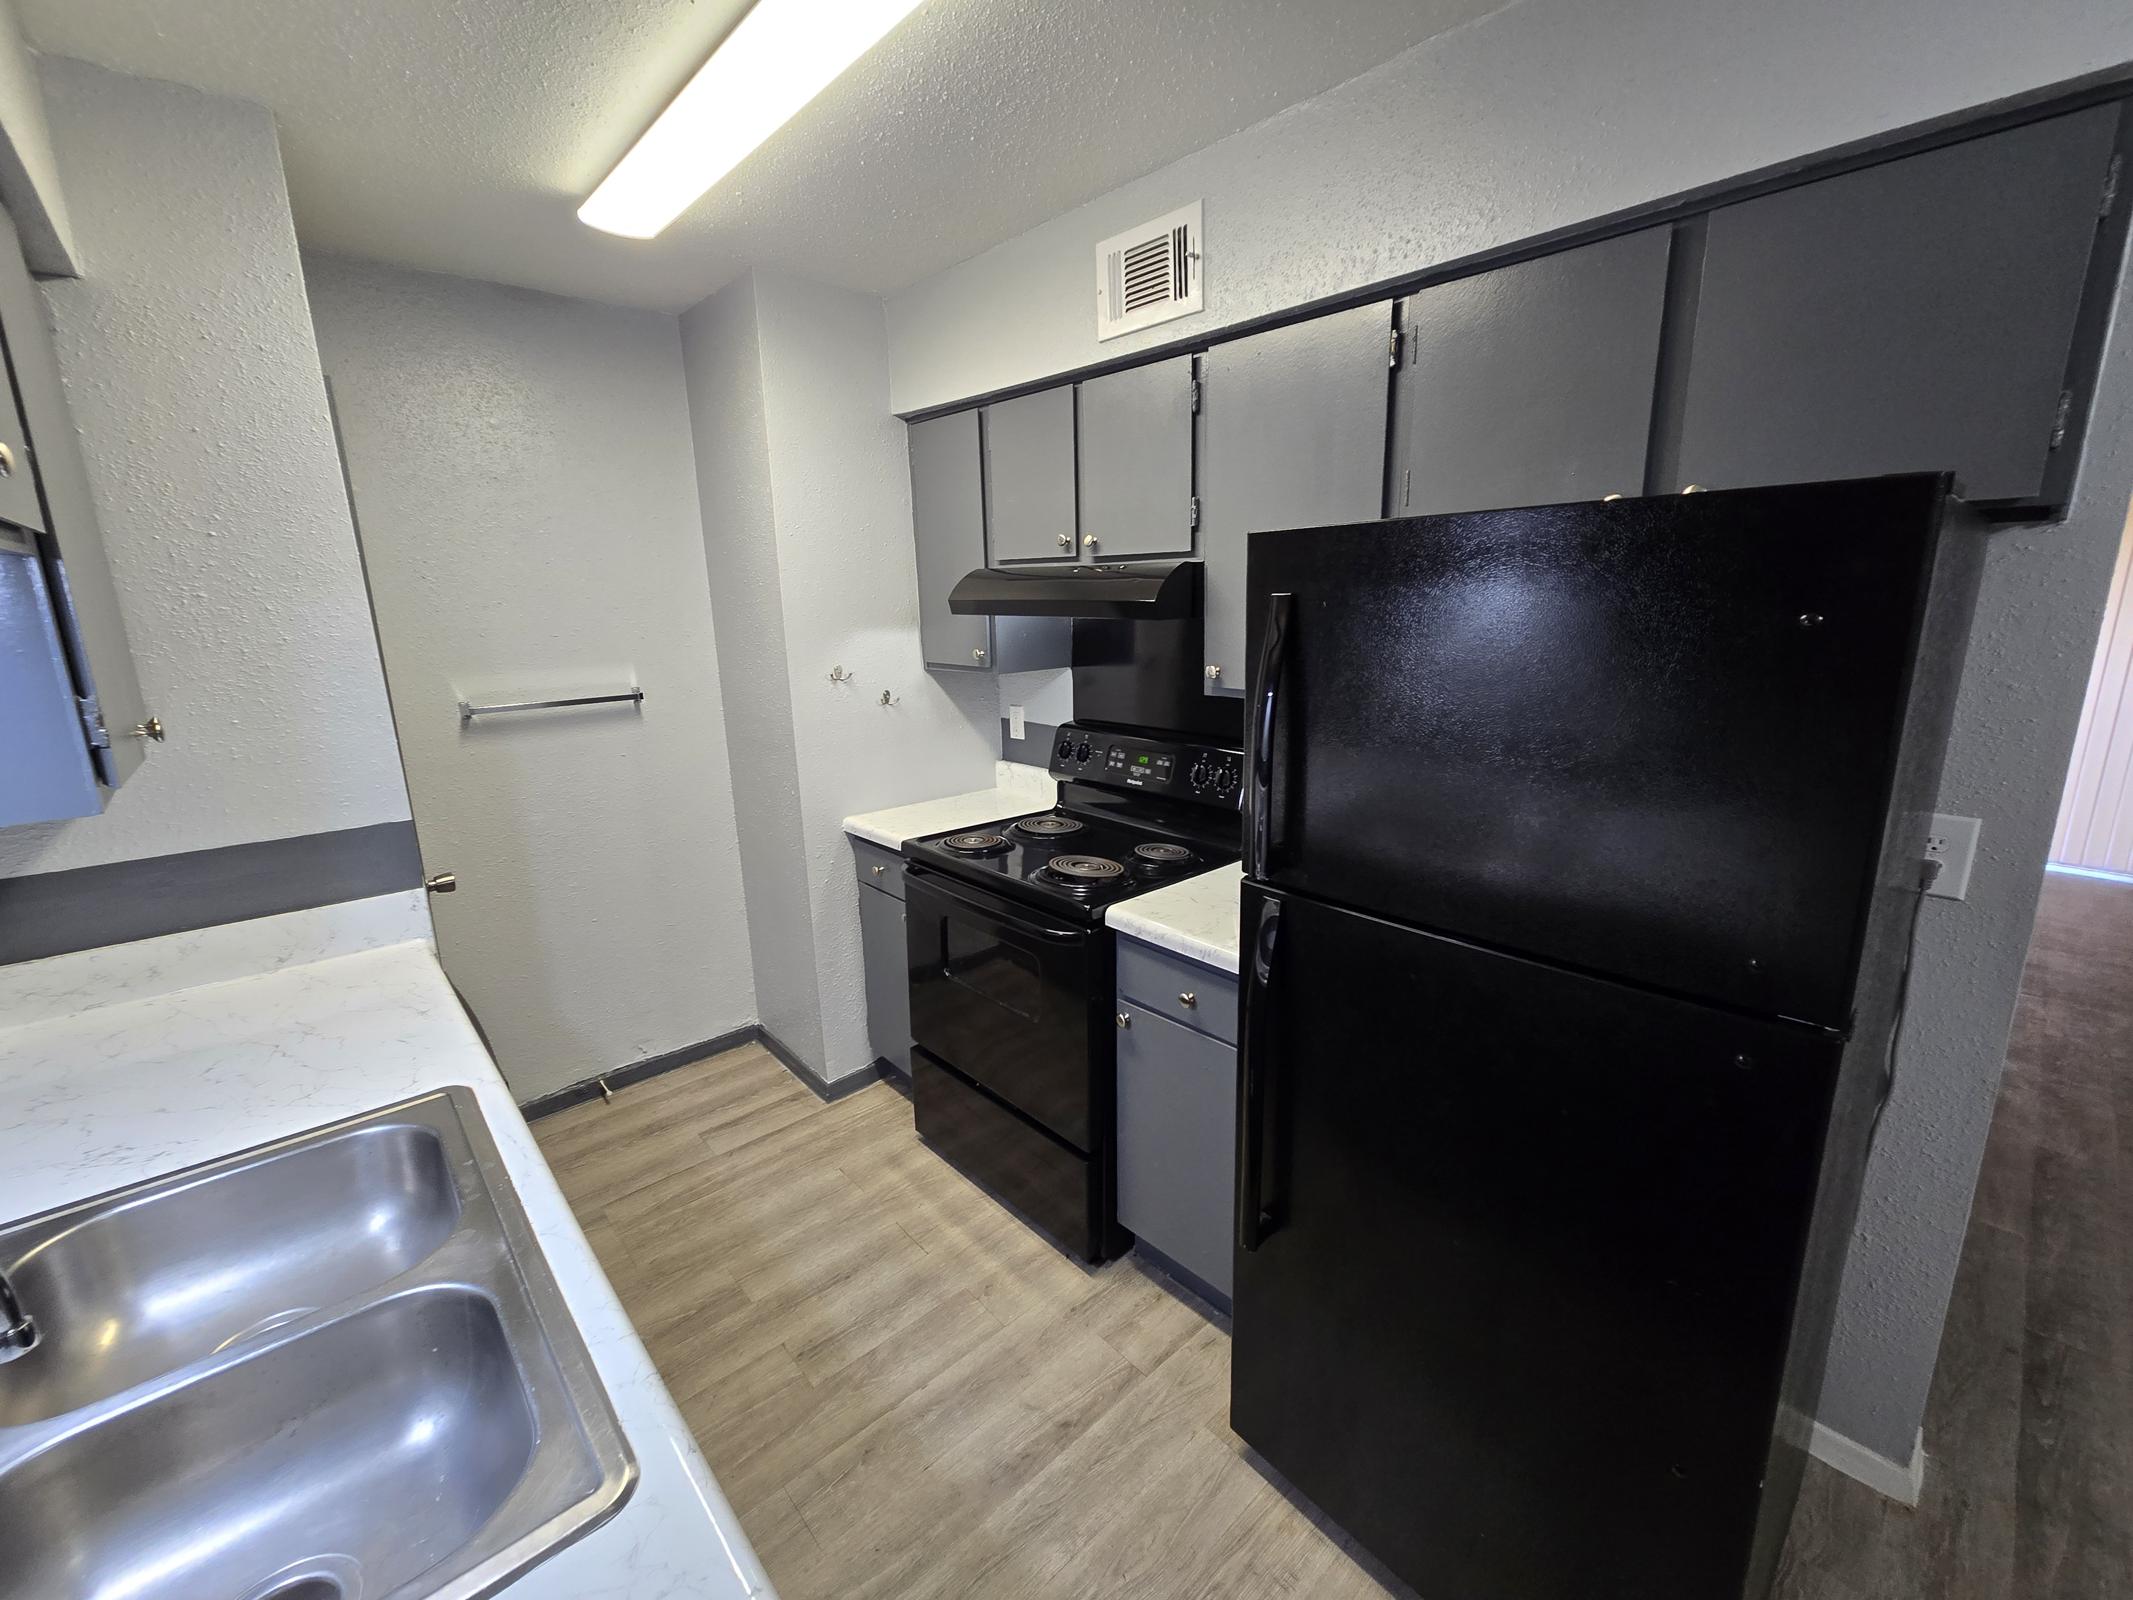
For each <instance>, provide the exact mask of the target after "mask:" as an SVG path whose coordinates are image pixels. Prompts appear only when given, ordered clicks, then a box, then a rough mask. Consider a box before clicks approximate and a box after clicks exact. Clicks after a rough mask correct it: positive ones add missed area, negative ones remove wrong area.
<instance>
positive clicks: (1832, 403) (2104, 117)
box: [1661, 105, 2125, 504]
mask: <svg viewBox="0 0 2133 1600" xmlns="http://www.w3.org/2000/svg"><path fill="white" fill-rule="evenodd" d="M2119 116H2120V109H2119V107H2118V106H2116V105H2109V106H2099V107H2094V108H2092V109H2089V110H2086V111H2077V112H2073V113H2070V114H2068V115H2066V116H2061V117H2054V118H2051V119H2049V120H2047V121H2043V122H2036V123H2031V124H2028V125H2026V126H2023V127H2018V128H2012V129H2009V130H2007V131H2005V132H2002V133H1994V134H1989V135H1986V136H1984V137H1982V138H1977V139H1969V140H1965V141H1964V142H1962V143H1960V144H1953V145H1947V146H1944V147H1943V148H1941V149H1938V150H1930V151H1927V152H1925V153H1923V154H1920V155H1915V156H1907V157H1904V158H1903V159H1901V160H1896V161H1888V162H1884V163H1882V164H1880V165H1878V166H1872V167H1866V168H1862V169H1861V170H1859V171H1856V172H1850V173H1845V174H1842V175H1840V176H1837V177H1833V178H1825V179H1823V180H1821V181H1819V182H1816V183H1809V184H1804V185H1802V186H1800V187H1798V188H1794V189H1787V190H1783V191H1780V192H1778V193H1775V194H1769V195H1764V196H1762V197H1760V198H1758V199H1753V200H1746V201H1743V202H1741V203H1740V204H1738V205H1731V206H1724V207H1721V208H1720V209H1718V210H1717V211H1714V212H1712V213H1711V215H1710V217H1709V219H1708V221H1707V223H1706V229H1707V232H1706V236H1705V241H1704V247H1703V266H1702V272H1701V276H1700V281H1699V283H1698V285H1697V295H1696V311H1695V337H1694V341H1693V343H1692V345H1691V353H1690V357H1689V364H1688V380H1687V392H1686V396H1685V399H1684V405H1683V413H1682V421H1681V442H1680V457H1679V461H1678V464H1677V465H1676V466H1675V467H1674V469H1673V471H1672V473H1671V474H1670V476H1671V478H1672V480H1673V481H1672V482H1670V483H1665V484H1662V485H1661V486H1662V487H1665V488H1680V487H1683V486H1685V485H1687V484H1691V483H1695V484H1702V485H1704V486H1705V487H1707V488H1732V487H1739V486H1745V485H1750V484H1763V483H1784V482H1794V481H1801V480H1813V479H1826V478H1847V477H1861V476H1867V475H1872V474H1878V473H1886V472H1911V471H1934V472H1937V471H1947V470H1953V471H1954V472H1955V474H1956V478H1957V482H1958V484H1959V486H1960V488H1961V490H1962V492H1963V493H1964V494H1965V495H1966V496H1968V497H1969V498H1971V499H1973V500H1983V501H1993V500H2010V501H2021V502H2037V503H2040V504H2050V503H2054V502H2056V501H2058V500H2061V499H2063V498H2064V493H2065V485H2064V482H2063V479H2064V478H2067V477H2070V476H2071V470H2072V463H2071V461H2070V460H2067V461H2064V462H2063V464H2062V462H2061V461H2058V460H2055V456H2059V455H2064V456H2071V454H2072V453H2073V452H2072V451H2071V450H2067V449H2065V448H2064V446H2065V445H2066V443H2067V439H2066V422H2067V413H2068V412H2069V411H2070V410H2072V409H2073V408H2074V407H2075V406H2076V405H2077V403H2085V396H2082V395H2079V394H2077V393H2075V389H2076V388H2077V387H2078V384H2077V382H2076V379H2075V378H2074V376H2073V375H2072V373H2071V372H2070V363H2071V358H2072V357H2073V355H2074V353H2075V352H2074V343H2075V336H2076V328H2077V325H2078V324H2079V321H2080V313H2081V310H2082V305H2083V299H2084V289H2085V286H2087V285H2088V284H2089V281H2090V274H2091V258H2092V256H2094V255H2095V253H2096V250H2097V241H2098V239H2099V237H2100V236H2101V237H2104V238H2106V239H2108V238H2110V237H2113V235H2112V232H2111V230H2110V229H2109V228H2108V227H2106V228H2104V229H2103V230H2101V232H2100V230H2099V226H2098V218H2099V213H2100V212H2102V211H2103V210H2104V209H2105V207H2104V205H2103V199H2104V195H2105V191H2106V187H2107V185H2108V184H2109V183H2110V182H2111V171H2112V158H2113V152H2114V149H2115V148H2116V145H2117V141H2118V138H2119ZM2118 204H2119V205H2120V206H2121V207H2123V205H2124V204H2125V202H2124V200H2123V199H2122V198H2121V199H2120V200H2119V201H2118ZM2115 265H2116V263H2115V260H2113V261H2110V262H2106V263H2104V269H2105V270H2104V272H2103V274H2102V275H2101V276H2102V277H2103V279H2104V286H2103V289H2102V297H2103V298H2104V299H2105V300H2106V301H2107V300H2108V292H2109V291H2108V282H2109V280H2110V279H2111V278H2112V277H2114V276H2115ZM2091 292H2092V293H2094V292H2095V291H2091ZM2062 395H2063V396H2064V397H2065V398H2064V399H2062ZM2055 468H2058V469H2059V470H2058V471H2056V472H2055V470H2054V469H2055Z"/></svg>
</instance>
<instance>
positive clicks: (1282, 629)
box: [1245, 592, 1296, 878]
mask: <svg viewBox="0 0 2133 1600" xmlns="http://www.w3.org/2000/svg"><path fill="white" fill-rule="evenodd" d="M1295 606H1296V596H1295V595H1293V594H1289V593H1286V592H1284V593H1281V594H1270V595H1268V596H1267V598H1266V613H1267V614H1266V637H1265V639H1264V640H1262V641H1261V643H1260V646H1259V712H1258V716H1257V717H1256V718H1255V719H1254V720H1253V724H1252V796H1251V798H1252V817H1251V826H1250V827H1249V828H1248V829H1246V832H1245V837H1246V840H1247V842H1248V843H1249V844H1250V846H1251V860H1250V861H1249V862H1248V863H1247V864H1246V867H1245V871H1246V872H1247V873H1248V874H1249V875H1250V876H1252V877H1254V878H1264V877H1265V876H1266V874H1267V872H1268V870H1269V869H1270V868H1271V867H1272V865H1273V859H1272V858H1273V850H1274V837H1275V834H1274V717H1275V714H1276V713H1277V711H1278V710H1279V709H1280V697H1281V675H1282V672H1283V670H1284V669H1285V668H1286V667H1287V666H1288V661H1289V617H1290V613H1291V612H1292V611H1293V610H1294V609H1295Z"/></svg>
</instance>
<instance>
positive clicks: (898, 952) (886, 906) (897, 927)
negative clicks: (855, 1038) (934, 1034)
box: [859, 884, 911, 1078]
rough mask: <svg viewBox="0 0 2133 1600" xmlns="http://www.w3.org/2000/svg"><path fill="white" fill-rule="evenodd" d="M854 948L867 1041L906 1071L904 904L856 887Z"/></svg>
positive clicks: (908, 1056)
mask: <svg viewBox="0 0 2133 1600" xmlns="http://www.w3.org/2000/svg"><path fill="white" fill-rule="evenodd" d="M859 948H860V954H861V956H862V957H863V959H864V961H865V964H866V980H867V1043H869V1044H870V1045H872V1046H873V1047H874V1054H875V1055H877V1056H878V1057H880V1058H881V1059H882V1060H884V1061H886V1062H888V1063H889V1065H890V1066H892V1067H894V1068H895V1069H896V1070H897V1071H898V1072H901V1073H902V1074H903V1075H904V1076H905V1077H906V1078H908V1077H910V1076H911V974H910V972H909V970H908V965H907V962H906V958H905V955H904V903H903V902H902V901H901V900H899V899H897V898H896V896H894V895H892V894H884V893H883V892H882V891H881V890H879V889H875V888H871V887H869V886H868V885H866V884H861V885H860V887H859Z"/></svg>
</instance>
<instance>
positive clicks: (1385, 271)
mask: <svg viewBox="0 0 2133 1600" xmlns="http://www.w3.org/2000/svg"><path fill="white" fill-rule="evenodd" d="M2128 57H2133V7H2129V6H2127V5H2126V4H2125V3H2124V0H2054V3H2052V4H2050V5H2047V6H2025V5H2009V4H2006V3H2005V0H1784V3H1781V4H1774V3H1772V0H1606V3H1600V4H1595V3H1593V0H1519V3H1517V4H1513V5H1508V6H1505V7H1504V8H1503V9H1502V10H1500V11H1496V12H1493V13H1491V14H1490V15H1488V16H1485V17H1481V18H1479V19H1477V20H1475V21H1473V22H1470V23H1468V24H1466V25H1465V26H1464V27H1460V28H1455V29H1454V30H1452V31H1451V32H1450V33H1447V34H1443V35H1441V36H1439V37H1437V38H1435V39H1430V40H1427V41H1425V42H1424V43H1422V44H1420V45H1417V46H1416V47H1415V48H1414V49H1412V50H1409V51H1407V52H1405V53H1404V54H1402V55H1399V56H1395V57H1394V58H1393V59H1392V60H1391V61H1389V62H1387V63H1385V64H1384V65H1383V66H1380V67H1377V68H1375V69H1373V70H1372V71H1370V72H1367V73H1365V74H1363V76H1361V77H1359V78H1354V79H1351V80H1350V81H1349V82H1347V83H1345V84H1343V85H1341V86H1340V87H1339V88H1336V89H1331V90H1328V91H1327V92H1326V93H1325V94H1322V95H1319V96H1318V97H1317V98H1315V99H1312V100H1307V101H1305V102H1303V103H1302V104H1301V105H1297V106H1292V107H1291V108H1290V109H1288V110H1287V111H1284V112H1281V113H1280V114H1278V115H1276V116H1273V117H1270V118H1268V119H1267V120H1266V121H1265V122H1262V123H1259V124H1257V125H1255V126H1253V127H1250V128H1247V129H1245V130H1244V131H1243V132H1242V133H1237V134H1233V135H1232V136H1231V137H1229V138H1227V139H1224V140H1222V141H1221V142H1219V143H1217V144H1213V145H1210V146H1208V147H1207V148H1206V149H1205V150H1201V151H1199V152H1197V153H1195V154H1193V155H1190V156H1187V157H1185V158H1184V159H1183V160H1180V161H1176V162H1173V163H1171V164H1170V165H1169V166H1167V167H1163V168H1161V169H1159V170H1157V171H1155V172H1152V173H1150V174H1149V175H1148V176H1147V177H1145V178H1141V179H1138V180H1136V181H1135V182H1133V183H1129V184H1125V185H1122V186H1121V187H1119V188H1117V189H1114V190H1112V191H1111V192H1110V193H1108V194H1106V195H1103V196H1102V197H1100V198H1098V199H1096V200H1093V201H1091V202H1090V203H1089V204H1087V205H1085V206H1082V207H1080V208H1079V209H1078V210H1075V211H1071V212H1068V213H1067V214H1066V215H1064V216H1062V217H1059V218H1056V219H1055V220H1053V221H1051V222H1049V223H1046V224H1044V225H1043V226H1042V227H1038V228H1033V229H1031V230H1030V231H1029V232H1028V233H1025V234H1022V235H1020V236H1019V237H1017V238H1014V239H1011V240H1009V241H1007V242H1006V243H1005V244H1001V245H999V246H996V247H995V248H994V249H991V250H988V251H987V252H985V254H983V255H981V256H977V257H975V258H973V259H972V260H970V261H966V262H964V263H963V264H961V265H960V266H956V267H952V268H950V269H949V270H948V271H946V272H942V273H938V274H936V275H935V276H933V277H931V278H927V279H924V280H922V281H921V282H919V283H916V284H913V285H912V286H911V287H910V288H908V289H905V290H903V291H901V292H900V293H898V294H895V295H892V296H890V297H889V301H888V305H889V340H890V359H891V366H892V378H891V396H892V400H893V403H894V405H895V408H896V409H897V410H898V411H899V412H910V411H915V410H919V409H922V408H924V407H928V406H935V405H941V404H944V403H946V402H949V401H953V400H958V399H962V398H965V397H967V396H970V395H975V394H982V393H986V392H988V391H990V390H993V389H999V388H1004V387H1006V386H1008V385H1010V384H1016V383H1024V382H1028V381H1030V380H1031V379H1035V378H1041V377H1044V376H1046V375H1047V374H1050V373H1055V372H1065V371H1070V370H1072V369H1073V368H1075V367H1079V366H1083V365H1086V364H1088V363H1089V362H1092V361H1095V360H1098V359H1100V358H1106V357H1116V356H1118V355H1121V354H1124V353H1126V352H1128V351H1131V350H1134V349H1136V348H1146V347H1148V346H1151V345H1158V344H1163V343H1167V342H1169V341H1172V340H1175V339H1179V338H1188V337H1195V336H1197V335H1199V334H1200V333H1202V332H1204V331H1206V330H1211V329H1215V328H1220V327H1223V326H1225V325H1228V324H1231V323H1235V322H1240V321H1244V320H1247V319H1249V318H1252V317H1255V316H1260V315H1263V314H1265V313H1268V312H1272V311H1279V310H1283V309H1286V308H1288V307H1291V306H1297V305H1303V304H1307V303H1309V302H1310V301H1313V300H1317V299H1321V298H1323V297H1325V296H1328V295H1333V294H1338V293H1344V292H1348V291H1352V290H1355V289H1358V288H1362V287H1365V286H1367V285H1370V284H1375V283H1381V282H1384V281H1385V280H1387V279H1390V278H1395V277H1398V276H1401V275H1402V274H1406V273H1412V272H1416V271H1420V270H1422V269H1424V268H1427V267H1430V266H1432V265H1436V264H1439V263H1443V262H1450V261H1456V260H1458V259H1460V258H1461V257H1464V256H1470V255H1473V254H1476V253H1477V252H1480V251H1484V250H1489V249H1493V248H1497V247H1499V246H1502V245H1505V244H1509V243H1513V242H1515V241H1517V240H1521V239H1528V238H1532V237H1534V236H1536V235H1540V234H1544V233H1548V232H1551V231H1553V230H1555V229H1559V228H1567V227H1571V226H1574V225H1575V224H1577V223H1579V222H1581V221H1584V220H1586V219H1588V218H1592V217H1596V216H1602V215H1605V214H1607V213H1610V212H1614V211H1619V210H1622V209H1624V208H1626V207H1629V206H1633V205H1639V204H1643V203H1647V202H1650V201H1653V200H1658V199H1662V198H1664V197H1666V196H1669V195H1672V194H1676V193H1680V192H1682V191H1684V190H1689V189H1693V188H1696V187H1699V186H1701V185H1704V184H1709V183H1716V182H1720V181H1722V180H1724V179H1726V178H1729V177H1731V176H1733V175H1735V174H1738V173H1742V172H1747V171H1751V170H1754V169H1756V168H1760V167H1764V166H1769V165H1771V164H1774V163H1777V162H1782V161H1788V160H1792V159H1794V158H1797V157H1800V156H1804V155H1808V154H1811V153H1813V152H1815V151H1818V150H1823V149H1826V148H1828V147H1829V146H1831V145H1835V144H1841V143H1844V142H1846V141H1848V140H1852V139H1859V138H1864V137H1866V136H1868V135H1870V134H1873V133H1877V132H1881V131H1884V130H1887V129H1891V128H1898V127H1902V126H1904V125H1906V124H1908V123H1912V122H1917V121H1919V120H1921V119H1924V118H1927V117H1931V116H1936V115H1940V114H1942V113H1946V112H1950V111H1955V110H1958V109H1961V108H1963V107H1966V106H1972V105H1976V104H1979V103H1980V102H1983V101H1987V100H1991V99H1995V98H1998V97H2000V96H2003V95H2007V94H2011V93H2015V92H2017V91H2020V90H2023V89H2029V88H2033V87H2036V86H2038V85H2040V84H2045V83H2051V82H2055V81H2057V80H2059V79H2062V78H2068V77H2073V76H2075V75H2077V74H2080V73H2083V72H2088V71H2092V70H2095V69H2098V68H2102V67H2107V66H2111V65H2114V64H2116V63H2118V62H2121V61H2124V60H2126V59H2127V58H2128ZM1199 199H1204V200H1205V201H1206V203H1207V213H1206V215H1207V264H1206V271H1207V278H1206V310H1205V312H1204V313H1203V314H1202V315H1201V316H1200V317H1198V318H1196V319H1193V320H1191V321H1180V322H1172V323H1166V324H1163V325H1162V326H1160V327H1156V328H1153V329H1149V330H1147V331H1145V332H1142V333H1138V334H1130V335H1127V336H1126V337H1124V338H1120V339H1114V340H1111V341H1109V342H1108V343H1105V344H1103V345H1098V344H1097V343H1096V330H1095V322H1096V318H1095V307H1094V303H1093V298H1094V297H1093V295H1092V293H1091V290H1090V270H1091V251H1092V249H1093V248H1094V246H1095V244H1096V241H1097V240H1099V239H1102V238H1104V237H1106V236H1108V235H1109V234H1112V233H1114V232H1116V231H1118V230H1119V229H1121V228H1127V227H1131V226H1133V225H1134V224H1136V223H1139V222H1145V221H1146V220H1147V219H1148V218H1150V217H1154V216H1159V215H1161V214H1162V213H1163V212H1165V211H1168V210H1170V209H1172V208H1173V207H1176V206H1179V205H1183V204H1184V203H1186V202H1187V201H1191V200H1199Z"/></svg>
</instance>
